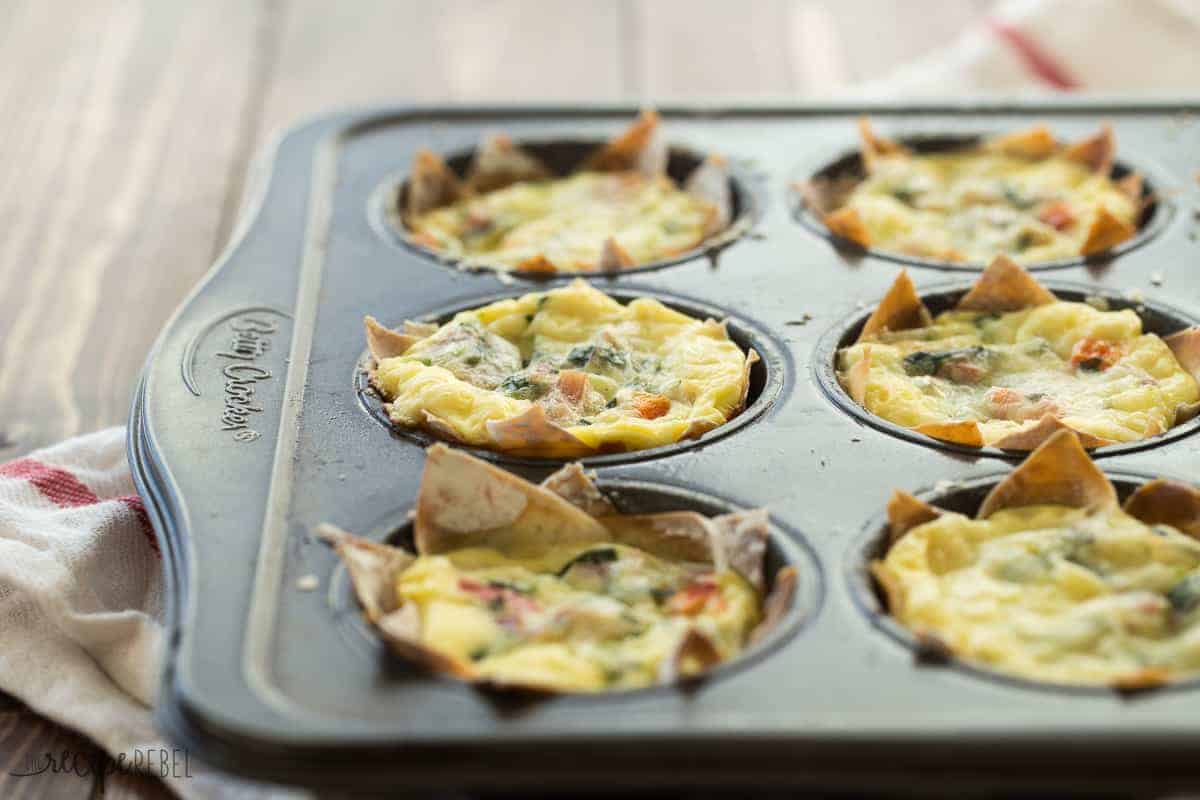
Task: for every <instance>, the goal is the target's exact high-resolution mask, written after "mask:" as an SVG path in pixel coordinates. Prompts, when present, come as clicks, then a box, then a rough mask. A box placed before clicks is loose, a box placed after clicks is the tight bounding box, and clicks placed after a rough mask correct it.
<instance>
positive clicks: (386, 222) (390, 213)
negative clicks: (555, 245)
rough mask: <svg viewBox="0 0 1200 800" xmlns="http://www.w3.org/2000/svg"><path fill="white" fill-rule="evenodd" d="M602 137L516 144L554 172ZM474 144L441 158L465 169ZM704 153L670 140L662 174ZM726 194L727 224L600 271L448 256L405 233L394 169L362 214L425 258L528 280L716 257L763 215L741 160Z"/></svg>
mask: <svg viewBox="0 0 1200 800" xmlns="http://www.w3.org/2000/svg"><path fill="white" fill-rule="evenodd" d="M603 143H604V142H603V141H600V140H582V139H561V138H560V139H544V140H536V139H534V140H528V141H522V142H520V143H519V144H520V145H521V147H523V148H525V149H527V150H528V151H529V152H531V153H533V154H534V155H535V156H537V157H538V158H540V159H542V160H543V161H544V162H545V163H546V164H547V165H548V166H549V167H550V168H551V169H552V170H553V172H554V174H555V175H556V176H558V177H563V176H565V175H568V174H570V173H571V172H572V171H574V169H575V168H576V167H577V166H578V165H579V164H580V163H581V162H582V161H583V160H584V158H586V157H587V156H588V155H589V154H590V153H592V152H593V151H594V150H595V149H596V148H597V147H599V146H600V145H602V144H603ZM473 155H474V150H466V151H457V152H455V153H453V154H451V155H449V156H447V157H446V164H447V165H448V166H449V167H450V169H452V170H453V171H454V173H455V174H456V175H458V176H459V177H460V178H461V177H463V176H464V175H466V172H467V168H468V167H469V165H470V162H471V158H472V156H473ZM704 158H705V155H704V154H702V153H699V152H698V151H696V150H693V149H691V148H687V147H683V146H679V145H672V146H670V147H669V149H668V159H667V174H668V175H670V176H671V178H672V179H673V180H674V181H675V182H676V184H677V185H683V181H684V180H686V179H687V177H688V176H689V175H690V174H691V173H692V171H693V170H694V169H695V168H696V167H698V166H700V164H701V163H703V161H704ZM729 169H730V178H729V187H730V194H731V196H732V199H733V209H732V214H731V219H730V222H729V224H728V225H727V226H726V227H725V228H724V230H721V231H719V232H717V233H715V234H713V235H712V236H709V237H708V238H707V239H705V240H704V241H703V242H701V243H700V244H699V245H697V246H696V247H693V248H689V249H688V250H685V251H683V252H681V253H678V254H676V255H673V256H669V257H666V258H661V259H657V260H655V261H652V262H649V263H647V264H641V265H638V266H636V267H630V268H629V269H622V270H615V271H609V272H599V271H591V272H584V271H570V272H567V271H564V272H554V273H544V272H532V271H529V270H494V269H491V268H489V267H487V266H482V265H479V264H476V263H468V262H466V261H464V260H463V259H460V258H455V257H452V256H448V255H446V254H445V253H441V252H439V251H437V250H434V249H433V248H430V247H426V246H425V245H423V244H420V243H419V242H416V241H414V240H413V239H412V237H411V236H409V235H408V228H407V226H406V225H405V223H404V221H403V220H402V219H401V217H400V211H399V210H400V208H401V207H402V206H403V204H404V198H405V195H406V194H407V192H408V173H407V171H405V172H394V173H392V174H390V175H388V176H386V177H385V178H384V179H383V180H382V181H381V182H380V184H379V185H378V186H376V188H375V190H374V191H373V192H372V194H371V199H370V201H369V208H368V209H367V216H368V219H369V220H370V224H371V228H372V229H373V230H374V231H375V233H376V234H377V235H378V236H380V237H381V238H382V239H383V240H384V241H386V242H387V243H388V244H390V245H393V246H396V247H401V248H403V249H405V250H407V251H408V252H411V253H415V254H417V255H419V256H421V257H422V258H423V259H424V260H426V261H430V262H433V263H436V264H440V265H441V266H443V267H448V268H450V269H456V270H462V271H465V272H480V273H491V272H501V273H502V274H504V275H509V276H512V277H513V278H520V279H523V280H528V281H535V282H543V281H548V280H555V279H558V278H562V277H576V276H578V277H584V278H587V277H592V278H595V277H610V278H611V277H619V276H623V275H635V274H637V273H640V272H652V271H655V270H660V269H664V268H666V267H672V266H676V265H678V264H684V263H686V262H689V261H692V260H694V259H696V258H700V257H709V258H715V257H717V255H718V254H719V253H720V252H721V251H722V250H724V249H725V248H726V247H729V246H731V245H732V244H734V243H735V242H736V241H738V240H739V239H741V238H742V237H743V236H745V235H746V234H747V233H748V232H749V231H750V230H752V229H753V227H754V225H755V224H756V223H757V221H758V220H759V219H760V217H761V215H762V209H763V207H764V203H763V197H762V194H763V189H762V187H761V186H760V185H759V184H760V183H761V181H757V180H755V177H754V176H753V175H751V174H750V173H749V172H748V171H747V169H746V167H745V165H744V164H741V163H739V162H735V161H734V160H733V159H730V160H729Z"/></svg>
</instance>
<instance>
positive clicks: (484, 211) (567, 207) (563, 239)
mask: <svg viewBox="0 0 1200 800" xmlns="http://www.w3.org/2000/svg"><path fill="white" fill-rule="evenodd" d="M716 213H717V210H716V208H715V207H714V206H713V205H712V204H710V203H708V202H705V201H703V200H700V199H698V198H696V197H693V196H692V195H690V194H688V193H687V192H684V191H682V190H680V189H679V188H678V187H676V186H675V184H674V183H673V182H672V181H671V179H670V178H668V177H667V176H665V175H662V176H657V177H654V178H648V177H645V176H643V175H641V174H639V173H635V172H615V173H607V172H606V173H601V172H581V173H577V174H575V175H572V176H570V177H567V178H559V179H555V180H546V181H526V182H521V183H517V184H514V185H512V186H509V187H506V188H504V189H499V190H497V191H494V192H488V193H486V194H483V195H479V196H475V197H469V198H467V199H465V200H460V201H459V202H457V203H454V204H453V205H449V206H446V207H443V208H438V209H435V210H433V211H429V212H426V213H425V214H422V215H420V216H418V217H417V218H416V219H414V220H412V221H411V224H410V227H411V229H412V231H413V233H414V238H415V239H416V240H417V241H419V242H421V243H422V244H425V245H426V246H428V247H430V248H432V249H434V250H437V251H439V252H441V253H444V254H446V255H448V256H450V257H453V258H461V259H464V260H465V261H466V262H467V263H473V264H481V265H485V266H491V267H497V268H501V269H534V270H538V271H556V272H574V271H592V270H596V269H599V268H600V256H601V253H602V252H603V250H604V244H605V242H606V241H607V240H608V239H609V238H610V237H612V238H615V239H616V242H617V244H618V245H619V246H620V247H621V249H623V250H624V251H625V253H626V254H628V256H629V257H630V258H631V259H632V260H633V263H634V265H639V264H648V263H650V262H653V261H657V260H659V259H663V258H669V257H671V256H674V255H678V254H679V253H683V252H686V251H688V250H691V249H692V248H694V247H696V246H698V245H699V244H700V242H701V241H703V240H704V238H705V231H706V230H707V226H708V225H709V224H710V222H711V220H712V219H713V218H714V217H715V215H716Z"/></svg>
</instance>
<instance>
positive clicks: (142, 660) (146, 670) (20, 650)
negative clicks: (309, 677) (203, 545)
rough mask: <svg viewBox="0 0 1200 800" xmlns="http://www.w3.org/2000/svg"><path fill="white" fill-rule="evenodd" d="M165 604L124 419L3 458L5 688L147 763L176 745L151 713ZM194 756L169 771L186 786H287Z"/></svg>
mask: <svg viewBox="0 0 1200 800" xmlns="http://www.w3.org/2000/svg"><path fill="white" fill-rule="evenodd" d="M162 615H163V583H162V561H161V558H160V556H159V553H158V545H157V542H156V540H155V538H154V531H153V530H152V529H151V527H150V523H149V520H148V519H147V517H146V510H145V508H144V507H143V505H142V501H141V498H139V497H138V496H137V493H136V491H135V490H134V486H133V479H132V478H131V477H130V473H129V466H128V464H127V462H126V459H125V431H124V429H123V428H110V429H108V430H104V431H100V432H99V433H93V434H90V435H87V436H80V437H78V438H75V439H71V440H69V441H66V442H63V443H62V444H58V445H55V446H54V447H50V448H47V449H45V450H39V451H37V452H35V453H33V454H31V455H29V456H27V457H25V458H20V459H17V460H15V461H10V462H8V463H5V464H0V689H2V690H4V691H5V692H8V693H9V694H11V695H13V696H14V697H17V698H19V699H20V700H22V701H23V702H24V703H25V704H26V705H28V706H29V707H30V708H32V709H34V710H35V711H37V712H38V713H40V714H42V715H44V716H46V717H48V718H50V719H52V720H54V721H55V722H58V723H61V724H62V725H65V726H66V727H68V728H73V729H75V730H77V731H79V732H80V733H82V734H84V735H86V736H87V737H88V738H90V739H91V740H92V741H94V742H96V743H97V744H98V745H100V746H101V747H102V748H104V750H105V751H107V752H108V753H109V755H111V756H113V757H114V758H116V759H119V760H120V761H121V763H124V764H135V763H139V764H140V763H142V762H143V761H145V760H146V759H147V758H148V757H150V756H151V755H152V754H157V753H159V752H160V750H161V749H162V748H166V749H167V750H170V745H168V744H165V743H164V741H163V739H162V737H161V735H160V734H159V733H158V731H157V730H156V729H155V727H154V723H153V720H152V718H151V706H152V704H153V703H154V700H155V697H156V695H157V691H158V678H159V668H160V664H161V660H162V655H163V647H164V633H163V616H162ZM180 758H182V756H181V757H180ZM187 765H188V767H189V771H190V773H191V776H190V777H187V776H184V775H183V774H182V772H183V765H182V764H180V763H177V764H176V767H177V769H176V771H177V772H179V773H180V774H179V775H178V776H175V775H170V776H168V777H167V778H165V780H166V782H167V784H168V785H169V786H170V787H171V788H172V789H173V790H174V791H175V792H176V793H177V794H179V795H180V796H182V797H185V798H216V797H221V798H231V797H264V796H267V795H271V796H281V795H279V794H277V793H276V792H275V790H271V789H268V788H267V787H262V786H260V785H258V784H249V783H244V782H241V781H231V780H229V779H228V778H226V777H224V776H220V775H218V774H216V773H214V772H213V771H211V770H209V769H207V768H205V767H204V766H203V765H201V764H199V763H198V762H197V761H196V760H195V759H190V758H189V759H188V762H187ZM154 766H155V767H156V769H154V770H153V771H154V772H155V773H156V774H157V773H158V770H157V766H158V761H157V759H156V760H155V764H154Z"/></svg>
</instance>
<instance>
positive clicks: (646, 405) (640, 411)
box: [633, 394, 671, 419]
mask: <svg viewBox="0 0 1200 800" xmlns="http://www.w3.org/2000/svg"><path fill="white" fill-rule="evenodd" d="M633 410H634V412H635V413H636V414H637V415H638V416H639V417H641V418H642V419H658V418H659V417H661V416H662V415H664V414H666V413H667V412H668V411H670V410H671V401H670V400H668V399H667V398H665V397H663V396H662V395H661V394H639V395H636V396H634V398H633Z"/></svg>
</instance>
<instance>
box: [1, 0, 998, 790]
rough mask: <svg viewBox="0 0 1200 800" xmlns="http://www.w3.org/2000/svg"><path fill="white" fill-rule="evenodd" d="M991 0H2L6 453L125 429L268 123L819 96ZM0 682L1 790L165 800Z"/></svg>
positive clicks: (958, 23) (215, 248)
mask: <svg viewBox="0 0 1200 800" xmlns="http://www.w3.org/2000/svg"><path fill="white" fill-rule="evenodd" d="M987 6H988V3H987V2H986V0H960V1H959V2H955V3H946V2H942V0H906V2H904V3H900V2H895V3H888V2H878V0H800V1H797V2H788V1H787V0H739V2H721V1H720V0H650V1H649V2H635V1H634V0H626V1H625V2H551V1H550V0H443V1H442V2H438V3H426V2H414V1H413V0H342V1H341V2H322V0H202V2H182V0H180V1H179V2H167V1H166V0H74V1H72V0H4V2H2V3H0V98H2V99H0V103H2V104H3V106H2V107H3V108H4V109H5V115H4V126H3V133H2V134H0V136H2V139H0V186H2V187H3V190H0V231H2V232H3V234H2V236H0V409H2V410H3V414H2V415H0V461H4V460H7V459H9V458H13V457H16V456H19V455H21V454H23V453H25V452H28V451H29V450H32V449H34V448H37V447H41V446H43V445H46V444H49V443H51V442H54V441H57V440H59V439H62V438H64V437H67V436H71V435H74V434H76V433H80V432H84V431H90V430H94V429H96V428H100V427H103V426H108V425H118V424H122V423H124V421H125V418H126V414H127V411H128V407H129V401H130V395H131V390H132V387H133V384H134V380H135V378H136V376H137V374H138V371H139V369H140V368H141V364H142V360H143V359H144V358H145V355H146V352H147V350H148V348H149V347H150V344H151V343H152V341H153V340H154V337H155V336H156V335H157V333H158V330H159V328H160V327H161V325H162V323H163V322H164V321H165V319H166V318H167V316H168V315H169V314H170V313H171V311H172V309H173V308H174V307H175V305H176V304H177V303H178V302H179V301H180V300H181V299H182V298H183V296H184V294H185V293H186V292H187V291H188V289H189V288H190V287H191V286H192V285H193V284H194V283H195V282H196V280H197V279H198V278H199V277H200V275H201V274H202V273H203V272H204V271H205V270H206V269H207V268H208V266H209V265H210V264H211V263H212V261H213V260H214V258H215V257H216V255H217V254H218V253H219V252H220V251H221V249H222V248H223V246H224V245H225V242H226V240H227V238H228V236H229V233H230V230H231V228H232V226H233V224H234V221H235V219H236V217H237V214H238V207H239V202H240V198H241V194H242V189H243V182H244V180H245V173H246V167H247V164H248V163H249V161H250V159H251V158H252V156H253V154H254V152H255V151H256V150H257V149H258V148H259V147H260V146H261V145H262V144H263V143H264V142H265V141H267V140H268V139H269V138H270V136H271V135H272V133H273V132H275V131H277V130H279V129H281V128H282V127H285V126H287V125H289V124H291V123H293V122H295V121H297V120H299V119H301V118H302V117H304V116H306V115H309V114H314V113H318V112H321V111H326V110H329V109H332V108H339V107H346V106H355V105H362V104H369V103H389V102H390V103H398V102H403V101H406V100H411V101H463V102H469V101H485V100H486V101H504V100H522V99H524V100H530V99H537V100H554V101H561V102H566V103H570V102H574V101H589V100H593V101H594V100H618V99H633V100H638V101H643V102H645V101H650V100H655V99H660V98H670V99H687V98H689V97H697V98H705V99H708V98H719V97H722V96H726V97H738V98H749V97H754V96H771V97H775V98H778V97H787V96H791V97H806V96H814V95H820V94H832V93H835V92H837V91H838V90H839V89H842V88H844V87H847V86H849V85H851V84H853V83H855V82H856V81H860V80H863V79H865V78H875V77H881V76H884V75H886V73H887V71H888V70H889V69H890V68H892V67H893V66H895V65H896V64H899V63H902V62H904V61H908V60H911V59H913V58H915V57H917V56H919V55H921V54H922V53H924V52H925V51H927V50H928V49H930V48H931V47H935V46H937V45H940V44H943V43H945V42H947V41H949V40H950V39H951V38H952V37H953V35H954V33H955V32H956V31H958V30H959V29H961V28H962V27H963V26H965V25H967V24H969V23H970V22H972V21H974V20H976V19H978V18H979V17H980V16H981V15H982V13H983V12H984V11H985V9H986V7H987ZM64 748H65V749H68V750H71V751H73V752H79V753H85V754H89V755H90V756H92V757H94V758H99V759H101V761H102V759H103V757H102V756H101V754H99V753H98V752H97V750H96V748H95V747H94V746H93V745H91V744H89V743H88V742H86V741H85V740H83V739H81V738H80V737H79V736H77V735H75V734H73V733H71V732H69V731H66V730H65V729H63V728H60V727H58V726H56V725H54V724H52V723H49V722H47V721H45V720H43V719H41V718H40V717H38V716H37V715H35V714H33V713H32V712H30V711H28V710H27V709H24V708H23V707H22V706H21V704H20V703H18V702H17V701H15V700H13V699H11V698H5V697H4V696H3V695H0V764H3V765H5V766H4V767H3V768H2V769H0V797H5V798H14V797H53V798H58V797H77V796H78V797H87V796H105V797H143V798H144V797H159V796H166V793H165V790H163V789H162V787H161V786H159V785H158V784H157V783H156V782H154V781H152V780H150V779H145V778H136V777H130V776H125V775H116V774H114V775H110V776H109V777H108V778H103V777H98V776H95V775H89V776H86V777H80V776H78V775H75V774H43V775H40V776H37V777H13V776H11V775H10V774H9V773H11V772H13V771H20V770H19V769H18V767H17V766H15V765H19V764H21V763H24V761H25V760H27V759H28V757H29V754H30V753H38V752H46V751H54V752H57V751H59V750H62V749H64Z"/></svg>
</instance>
